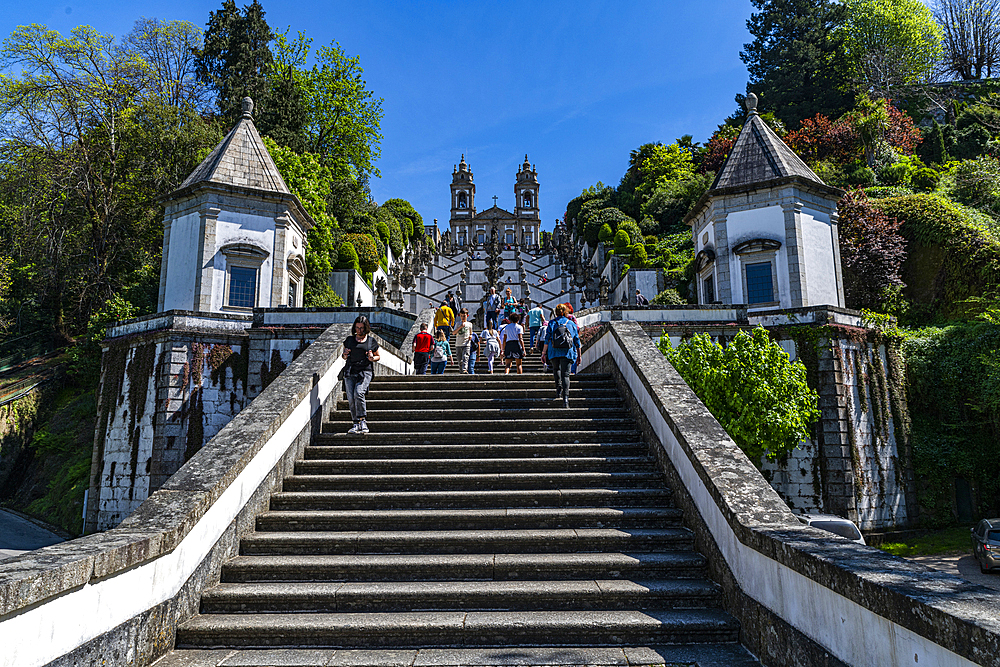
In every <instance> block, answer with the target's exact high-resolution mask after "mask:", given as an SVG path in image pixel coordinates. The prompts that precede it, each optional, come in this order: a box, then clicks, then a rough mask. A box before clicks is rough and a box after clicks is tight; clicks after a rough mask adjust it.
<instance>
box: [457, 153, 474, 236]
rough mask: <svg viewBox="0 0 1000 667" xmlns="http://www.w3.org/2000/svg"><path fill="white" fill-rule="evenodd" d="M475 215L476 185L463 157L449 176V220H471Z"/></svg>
mask: <svg viewBox="0 0 1000 667" xmlns="http://www.w3.org/2000/svg"><path fill="white" fill-rule="evenodd" d="M475 215H476V184H475V183H474V182H473V180H472V170H471V169H469V165H468V164H466V162H465V155H463V156H462V161H461V162H459V163H458V166H457V167H455V170H454V171H453V172H452V174H451V219H452V220H461V219H466V220H471V219H472V218H473V216H475Z"/></svg>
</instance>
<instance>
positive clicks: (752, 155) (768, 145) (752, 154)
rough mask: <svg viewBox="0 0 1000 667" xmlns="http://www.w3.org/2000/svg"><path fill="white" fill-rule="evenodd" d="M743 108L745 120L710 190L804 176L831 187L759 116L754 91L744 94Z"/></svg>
mask: <svg viewBox="0 0 1000 667" xmlns="http://www.w3.org/2000/svg"><path fill="white" fill-rule="evenodd" d="M746 108H747V121H746V123H745V124H744V125H743V130H742V131H740V135H739V137H737V139H736V143H735V144H734V145H733V149H732V151H730V153H729V157H727V158H726V161H725V163H724V164H723V165H722V169H720V170H719V174H718V176H716V177H715V182H714V183H713V184H712V187H711V188H710V189H709V191H708V192H709V194H712V193H713V192H715V191H717V190H727V191H732V190H734V189H743V188H751V187H753V186H757V185H763V184H768V183H772V182H774V181H777V180H784V179H790V180H798V181H803V180H804V181H807V182H809V183H813V184H816V185H819V186H821V187H823V188H829V187H830V186H828V185H827V184H826V183H824V182H823V180H822V179H821V178H820V177H819V176H817V175H816V173H815V172H813V170H812V169H810V168H809V167H808V165H806V163H805V162H803V161H802V158H800V157H799V156H798V155H796V154H795V151H793V150H792V149H791V148H789V147H788V145H787V144H785V142H784V141H782V140H781V138H780V137H779V136H778V135H777V134H775V132H774V130H772V129H771V128H770V127H768V125H767V123H765V122H764V121H763V120H762V119H761V117H760V115H759V114H758V113H757V96H756V95H754V94H753V93H750V94H749V95H747V99H746Z"/></svg>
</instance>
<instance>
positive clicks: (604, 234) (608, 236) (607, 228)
mask: <svg viewBox="0 0 1000 667" xmlns="http://www.w3.org/2000/svg"><path fill="white" fill-rule="evenodd" d="M614 238H615V232H614V230H612V229H611V225H609V224H608V223H604V224H603V225H601V231H600V233H598V235H597V240H599V241H601V242H602V243H607V242H608V241H611V240H613V239H614Z"/></svg>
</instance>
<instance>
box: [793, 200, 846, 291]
mask: <svg viewBox="0 0 1000 667" xmlns="http://www.w3.org/2000/svg"><path fill="white" fill-rule="evenodd" d="M801 229H802V245H803V247H804V248H805V261H806V271H805V274H806V291H807V294H806V295H805V296H806V303H807V305H810V306H816V305H831V306H840V305H843V304H841V303H840V302H839V297H838V290H837V270H836V268H835V266H834V255H833V227H831V225H830V216H829V215H828V214H825V213H820V212H818V211H813V210H809V209H803V210H802V224H801Z"/></svg>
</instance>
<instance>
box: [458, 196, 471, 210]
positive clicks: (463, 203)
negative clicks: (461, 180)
mask: <svg viewBox="0 0 1000 667" xmlns="http://www.w3.org/2000/svg"><path fill="white" fill-rule="evenodd" d="M468 202H469V200H468V199H467V198H466V196H465V193H464V192H459V193H458V207H459V208H467V207H468V205H469V203H468Z"/></svg>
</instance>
